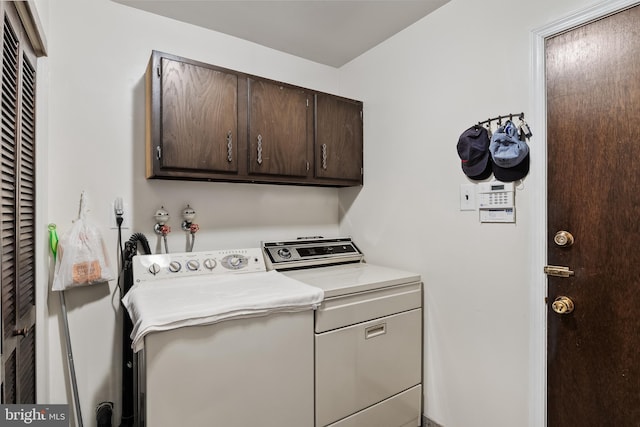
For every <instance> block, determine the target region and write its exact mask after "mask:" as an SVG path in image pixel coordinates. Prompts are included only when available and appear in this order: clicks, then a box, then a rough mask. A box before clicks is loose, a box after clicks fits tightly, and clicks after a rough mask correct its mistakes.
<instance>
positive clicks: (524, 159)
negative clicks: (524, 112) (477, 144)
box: [489, 120, 529, 182]
mask: <svg viewBox="0 0 640 427" xmlns="http://www.w3.org/2000/svg"><path fill="white" fill-rule="evenodd" d="M489 152H490V153H491V158H492V159H493V174H494V175H495V177H496V179H498V180H500V181H503V182H512V181H517V180H519V179H522V178H524V177H525V176H527V174H528V173H529V146H528V145H527V143H526V141H523V140H521V139H520V136H519V134H518V128H517V127H516V125H514V124H513V122H512V121H511V120H508V121H507V123H506V124H505V125H504V126H501V127H499V128H498V130H497V131H496V132H495V133H494V134H493V136H492V137H491V143H490V144H489Z"/></svg>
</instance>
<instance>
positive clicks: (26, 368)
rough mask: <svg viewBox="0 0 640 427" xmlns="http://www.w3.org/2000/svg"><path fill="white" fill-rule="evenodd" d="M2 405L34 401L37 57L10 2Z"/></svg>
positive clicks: (0, 224)
mask: <svg viewBox="0 0 640 427" xmlns="http://www.w3.org/2000/svg"><path fill="white" fill-rule="evenodd" d="M0 11H2V12H4V13H3V14H2V15H3V19H4V21H3V26H2V91H1V98H2V103H1V108H0V113H1V116H2V126H0V159H1V160H0V165H1V170H0V178H1V179H0V199H1V205H0V265H1V267H2V272H1V274H0V282H1V289H2V290H1V294H2V393H1V395H2V396H1V399H0V400H1V402H2V403H35V402H36V372H35V363H36V359H35V358H36V346H35V342H36V323H35V317H36V316H35V267H34V265H35V101H36V98H35V89H36V68H35V64H36V62H35V61H36V58H35V54H34V52H33V49H31V47H30V45H29V44H28V42H27V37H26V34H25V32H24V30H23V29H22V25H21V24H20V21H19V19H18V17H17V13H16V12H15V9H14V8H13V6H12V5H7V2H4V4H3V5H0Z"/></svg>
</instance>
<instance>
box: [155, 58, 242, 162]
mask: <svg viewBox="0 0 640 427" xmlns="http://www.w3.org/2000/svg"><path fill="white" fill-rule="evenodd" d="M161 63H162V70H161V74H162V79H161V80H162V101H161V105H162V113H161V114H162V121H161V122H160V124H161V130H160V132H161V140H160V148H161V153H160V155H161V158H160V164H161V168H175V169H187V170H188V169H194V170H200V171H214V172H236V171H237V170H238V154H237V140H238V76H237V75H235V74H230V73H227V72H224V71H219V70H216V69H214V68H209V67H204V66H200V65H194V64H189V63H185V62H181V61H176V60H172V59H169V58H162V60H161Z"/></svg>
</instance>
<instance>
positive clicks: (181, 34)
mask: <svg viewBox="0 0 640 427" xmlns="http://www.w3.org/2000/svg"><path fill="white" fill-rule="evenodd" d="M592 3H593V2H592V1H591V0H561V1H558V0H540V1H537V2H530V1H525V0H516V1H514V0H486V1H483V2H477V1H476V0H452V1H451V3H449V4H447V5H446V6H444V7H442V8H441V9H439V10H437V11H436V12H434V13H433V14H432V15H430V16H428V17H426V18H425V19H423V20H421V21H419V22H417V23H416V24H414V25H413V26H411V27H410V28H408V29H407V30H405V31H403V32H401V33H399V34H397V35H396V36H394V37H393V38H391V39H389V40H388V41H386V42H384V43H382V44H381V45H379V46H378V47H376V48H374V49H372V50H371V51H369V52H368V53H366V54H364V55H362V56H361V57H360V58H357V59H356V60H354V61H352V62H351V63H349V64H347V65H346V66H344V67H343V68H342V69H340V70H336V69H333V68H330V67H324V66H321V65H318V64H314V63H311V62H308V61H304V60H301V59H298V58H294V57H291V56H288V55H285V54H282V53H278V52H275V51H272V50H270V49H266V48H262V47H259V46H257V45H253V44H251V43H246V42H243V41H241V40H237V39H234V38H231V37H227V36H224V35H221V34H217V33H213V32H209V31H205V30H202V29H198V28H195V27H191V26H188V25H185V24H181V23H178V22H174V21H172V20H169V19H165V18H162V17H157V16H152V15H150V14H147V13H144V12H141V11H137V10H135V9H130V8H127V7H126V6H122V5H119V4H116V3H112V2H110V1H108V0H90V1H87V0H57V1H56V2H55V3H50V5H49V7H48V9H49V15H50V16H49V19H48V20H47V22H48V24H47V25H45V27H47V28H48V29H49V32H48V35H47V37H48V41H49V50H50V52H49V53H50V57H49V58H48V59H46V60H44V61H43V68H42V69H44V70H49V73H50V74H49V75H46V76H42V75H41V76H40V78H41V79H44V81H45V82H47V83H48V84H47V86H48V87H49V92H48V93H47V94H45V95H42V94H41V95H40V96H41V98H40V99H41V100H42V96H44V97H45V99H48V100H49V109H48V112H47V114H46V117H45V119H44V121H45V124H46V128H47V132H46V135H44V136H42V137H40V138H39V141H40V143H42V141H46V144H47V146H46V147H41V149H40V150H39V155H42V153H43V151H44V152H45V153H46V154H48V160H47V161H46V165H44V166H43V167H44V168H45V169H46V172H47V176H46V178H45V179H44V180H41V181H40V182H41V183H42V185H43V187H44V188H42V187H41V188H40V191H39V195H40V196H39V201H40V202H42V200H43V199H42V198H44V200H45V201H46V209H45V212H46V218H44V219H42V218H41V219H40V225H41V227H40V228H41V229H44V228H45V227H44V226H45V225H46V223H47V222H56V223H57V224H58V227H59V228H60V230H61V231H64V229H65V228H66V227H68V226H69V224H70V221H71V219H73V218H74V216H75V215H76V211H77V202H78V197H79V194H80V191H82V190H86V191H87V193H88V195H89V197H90V198H91V200H92V207H93V219H94V220H95V221H96V222H97V223H99V224H100V225H101V226H102V227H103V231H104V234H105V237H106V238H107V239H108V241H109V243H110V245H111V247H113V248H114V251H115V238H116V236H115V232H114V231H113V230H110V229H108V227H107V224H108V223H109V220H110V211H109V210H110V204H111V202H112V200H113V199H114V198H115V197H116V196H122V197H124V199H125V203H126V204H127V205H128V206H129V207H130V208H131V209H132V210H133V212H134V217H133V226H134V229H135V231H144V232H145V233H146V234H147V236H148V237H150V238H152V243H154V240H153V238H154V235H153V234H152V233H151V232H150V230H151V227H152V218H151V215H152V214H153V212H154V211H155V209H157V208H158V207H159V206H160V205H162V204H164V206H165V207H166V208H167V209H168V210H169V211H170V212H171V213H172V215H173V218H174V220H173V221H172V224H171V225H173V227H174V229H177V224H178V219H177V218H178V212H179V211H180V210H181V209H182V207H183V206H184V205H185V204H186V203H187V202H188V203H191V205H192V206H193V207H195V208H196V209H197V210H198V212H199V217H198V219H197V221H196V222H198V223H199V224H200V225H201V227H202V229H203V230H202V231H201V232H200V233H199V235H198V240H197V241H196V242H197V243H196V249H198V248H199V247H200V248H204V247H207V248H215V247H230V246H235V245H237V246H254V245H257V244H258V242H259V241H260V240H262V239H269V238H280V237H283V236H295V235H298V234H309V233H311V234H326V235H330V234H336V233H338V232H341V233H344V234H351V235H353V236H354V238H355V240H356V242H358V244H359V245H360V246H361V248H362V249H363V251H364V252H365V254H366V255H367V259H368V261H369V262H372V263H380V264H388V265H393V266H397V267H402V268H406V269H409V270H414V271H417V272H419V273H421V274H422V275H423V277H424V280H425V345H426V347H425V350H426V353H425V355H426V356H425V375H426V378H425V380H426V387H425V393H426V397H425V399H426V400H425V408H424V409H425V414H426V415H427V416H429V417H430V418H432V419H433V420H435V421H437V422H439V423H441V424H442V425H443V426H445V427H468V426H487V427H488V426H492V427H498V426H505V427H507V426H508V427H511V426H524V425H529V410H530V402H531V400H532V396H530V390H531V387H530V378H529V371H530V365H531V360H530V331H529V321H530V316H531V314H530V312H529V309H530V302H529V287H530V286H531V280H530V272H531V269H532V265H531V262H530V260H531V257H532V247H533V245H534V243H535V242H534V241H533V237H532V234H531V229H532V223H533V221H534V220H535V219H534V218H532V212H533V208H534V207H533V206H532V204H531V194H532V192H533V191H535V190H536V189H535V188H532V179H531V177H529V179H527V180H525V181H524V183H523V185H522V186H521V187H520V188H519V189H518V192H517V195H516V205H517V223H516V224H501V225H500V224H479V223H478V221H477V213H474V212H460V211H459V202H458V200H459V199H458V197H459V196H458V194H459V185H460V184H462V183H466V182H468V181H467V180H466V179H465V177H464V175H463V174H462V172H461V170H460V167H459V159H458V157H457V153H456V150H455V144H456V142H457V139H458V136H459V134H460V133H461V132H462V131H463V130H464V129H465V128H466V127H468V126H470V125H471V124H473V123H475V122H477V121H479V120H484V119H487V118H488V117H493V116H495V115H497V114H502V113H508V112H519V111H524V112H525V113H527V115H528V116H527V117H528V118H529V119H531V110H532V106H533V104H534V100H533V99H532V98H531V95H530V86H531V83H530V45H529V37H530V34H531V31H532V29H534V28H536V27H539V26H542V25H544V24H546V23H548V22H550V21H553V20H556V19H558V18H560V17H562V16H565V15H567V14H568V13H570V12H572V11H574V10H576V9H580V8H582V7H585V6H587V5H590V4H592ZM151 49H158V50H163V51H167V52H170V53H175V54H179V55H182V56H186V57H191V58H193V59H198V60H201V61H204V62H210V63H214V64H217V65H221V66H225V67H228V68H232V69H237V70H241V71H246V72H249V73H253V74H258V75H262V76H265V77H269V78H273V79H277V80H283V81H287V82H290V83H294V84H299V85H301V86H306V87H312V88H317V89H320V90H324V91H327V92H334V93H338V94H341V95H344V96H349V97H354V98H358V99H362V100H363V101H364V102H365V186H364V187H363V188H362V189H343V190H334V189H317V188H306V187H288V186H261V185H250V184H224V183H188V182H169V181H146V180H145V179H144V173H143V163H144V151H143V147H144V125H143V118H144V105H143V98H144V89H143V85H142V77H143V72H144V68H145V66H146V62H147V60H148V57H149V54H150V51H151ZM40 70H41V69H40V68H39V71H40ZM529 123H530V125H531V127H532V129H533V132H534V138H533V139H532V141H531V143H530V145H531V150H532V170H535V165H536V164H538V162H541V161H544V160H543V159H541V158H539V157H537V156H536V137H535V134H536V133H540V132H541V131H542V130H541V129H537V128H536V123H535V122H533V121H531V120H530V121H529ZM41 125H42V124H41ZM130 231H131V230H128V232H130ZM128 235H129V233H127V234H126V235H125V237H128ZM170 238H171V240H170V244H171V246H172V248H173V247H175V248H177V247H180V246H181V245H182V244H183V240H182V236H180V234H179V233H178V232H177V231H174V233H173V234H172V235H171V236H170ZM41 264H46V262H45V261H44V260H43V261H42V263H41ZM47 296H48V298H49V305H48V309H49V310H50V311H51V314H49V313H48V311H46V310H45V314H46V315H45V322H48V323H47V324H45V328H44V329H43V330H44V331H47V332H48V334H47V335H48V336H47V339H48V347H47V348H46V350H47V352H48V355H47V357H48V359H47V360H46V361H44V362H41V363H44V364H45V365H46V367H45V369H46V370H47V372H45V373H44V375H45V376H46V378H47V380H49V386H48V387H47V388H46V390H44V392H43V393H41V394H40V397H41V398H44V396H46V399H47V402H50V403H55V402H64V401H70V400H71V399H70V395H69V386H68V383H67V381H66V379H65V378H66V377H65V374H66V371H65V369H64V363H63V350H62V347H61V344H60V329H59V308H58V305H57V296H55V295H52V294H51V293H49V294H48V295H47ZM117 298H118V295H117V292H116V291H115V290H114V286H113V284H112V285H111V286H110V287H109V288H107V287H99V288H96V289H78V290H76V291H73V292H70V293H69V295H68V299H69V305H70V309H71V313H70V318H71V329H72V330H71V333H72V337H73V345H74V353H75V354H74V355H75V358H76V365H77V371H78V372H77V373H78V379H79V386H80V392H81V395H82V405H83V410H84V414H85V422H86V423H87V425H92V423H93V421H92V420H91V418H92V415H93V409H94V408H95V405H96V403H98V402H99V401H101V400H115V401H116V403H117V404H118V405H117V409H118V407H119V388H118V387H119V374H120V372H119V360H118V359H119V356H118V354H119V350H120V348H119V337H118V334H119V329H118V327H119V323H118V321H117V320H116V319H117V317H118V314H117V310H116V308H117V306H118V304H117ZM41 377H42V375H41Z"/></svg>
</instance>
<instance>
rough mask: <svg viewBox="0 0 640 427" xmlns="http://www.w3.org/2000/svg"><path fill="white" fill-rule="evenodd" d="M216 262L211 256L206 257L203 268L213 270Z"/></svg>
mask: <svg viewBox="0 0 640 427" xmlns="http://www.w3.org/2000/svg"><path fill="white" fill-rule="evenodd" d="M217 264H218V263H217V262H216V260H215V259H213V258H207V259H205V260H204V268H206V269H207V270H213V269H214V268H216V265H217Z"/></svg>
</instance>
